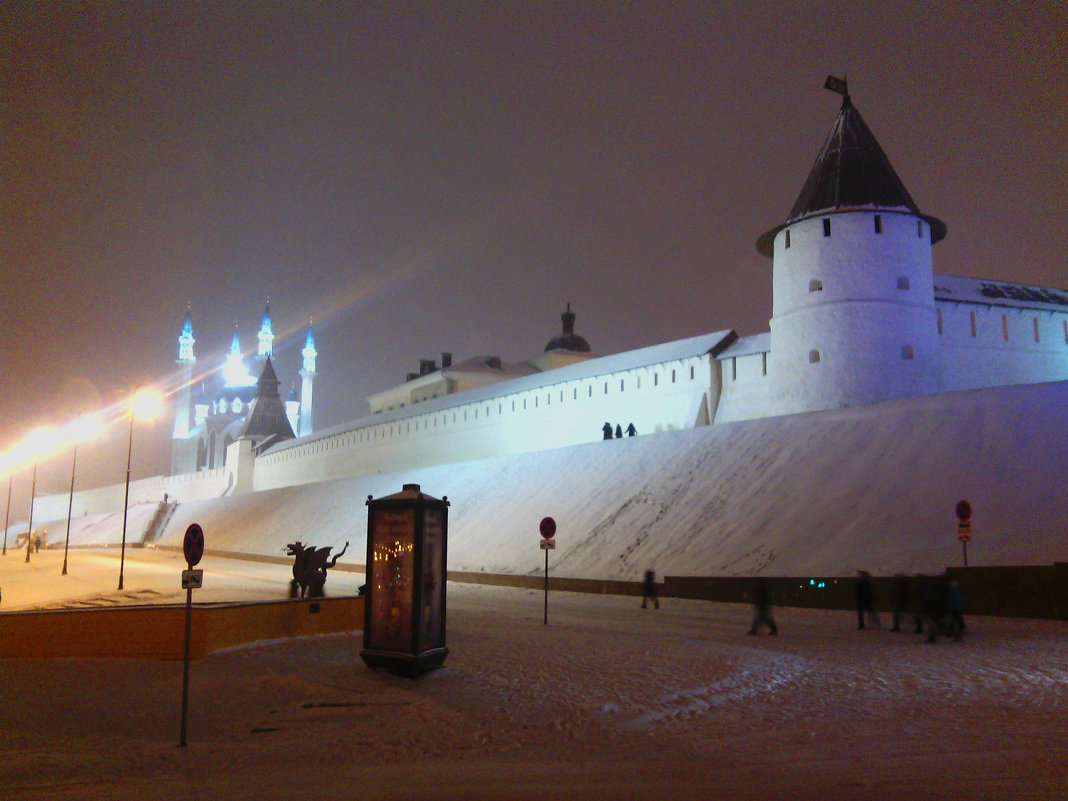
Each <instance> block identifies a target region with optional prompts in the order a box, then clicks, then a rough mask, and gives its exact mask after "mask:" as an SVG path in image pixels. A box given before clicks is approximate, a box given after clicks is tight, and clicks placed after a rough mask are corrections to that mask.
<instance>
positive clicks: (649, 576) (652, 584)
mask: <svg viewBox="0 0 1068 801" xmlns="http://www.w3.org/2000/svg"><path fill="white" fill-rule="evenodd" d="M650 598H651V599H652V601H653V608H654V609H659V608H660V599H659V598H657V597H656V573H654V572H653V571H652V570H646V571H645V578H644V579H643V580H642V609H645V608H647V607H646V602H648V601H649V599H650Z"/></svg>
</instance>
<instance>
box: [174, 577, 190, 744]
mask: <svg viewBox="0 0 1068 801" xmlns="http://www.w3.org/2000/svg"><path fill="white" fill-rule="evenodd" d="M192 632H193V587H192V585H190V586H189V587H187V588H186V590H185V656H184V660H185V661H184V663H183V665H182V733H181V737H180V738H179V740H178V745H180V746H181V747H182V748H185V732H186V721H188V720H189V640H190V637H191V636H192Z"/></svg>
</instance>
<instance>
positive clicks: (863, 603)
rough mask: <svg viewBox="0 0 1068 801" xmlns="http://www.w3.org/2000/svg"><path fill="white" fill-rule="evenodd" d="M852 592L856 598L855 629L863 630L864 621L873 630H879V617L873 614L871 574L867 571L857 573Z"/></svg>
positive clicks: (873, 595) (873, 602)
mask: <svg viewBox="0 0 1068 801" xmlns="http://www.w3.org/2000/svg"><path fill="white" fill-rule="evenodd" d="M854 592H855V593H856V598H857V628H858V629H860V630H863V629H864V621H865V619H867V621H868V622H869V623H870V624H871V625H872V627H873V628H879V616H878V615H877V614H876V613H875V592H874V591H873V590H872V588H871V574H870V573H869V572H868V571H867V570H858V571H857V583H856V587H855V588H854Z"/></svg>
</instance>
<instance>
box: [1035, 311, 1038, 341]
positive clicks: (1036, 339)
mask: <svg viewBox="0 0 1068 801" xmlns="http://www.w3.org/2000/svg"><path fill="white" fill-rule="evenodd" d="M1035 342H1038V318H1037V317H1036V318H1035Z"/></svg>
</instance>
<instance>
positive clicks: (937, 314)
mask: <svg viewBox="0 0 1068 801" xmlns="http://www.w3.org/2000/svg"><path fill="white" fill-rule="evenodd" d="M935 315H936V317H937V318H938V333H939V334H941V333H942V310H941V309H935Z"/></svg>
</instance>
